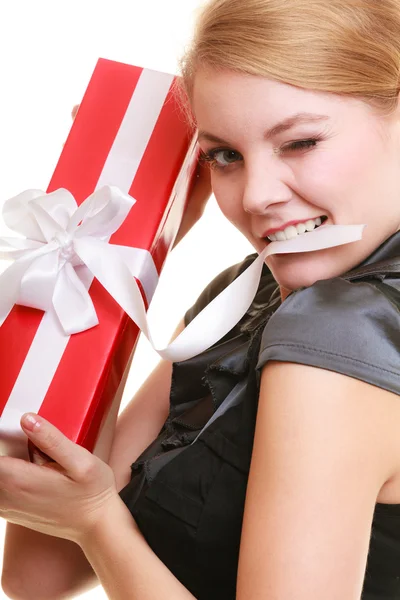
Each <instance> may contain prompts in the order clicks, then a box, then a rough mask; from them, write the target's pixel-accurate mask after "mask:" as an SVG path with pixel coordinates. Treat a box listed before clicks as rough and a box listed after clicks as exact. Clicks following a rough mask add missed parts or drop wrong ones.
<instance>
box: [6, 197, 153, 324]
mask: <svg viewBox="0 0 400 600" xmlns="http://www.w3.org/2000/svg"><path fill="white" fill-rule="evenodd" d="M134 204H135V200H134V199H133V198H131V197H130V196H128V195H126V194H123V193H122V192H121V191H120V190H119V189H118V188H116V187H111V186H105V187H102V188H101V189H99V190H97V191H96V192H94V193H93V194H92V195H90V196H89V197H88V198H87V199H86V200H85V201H84V202H83V203H82V204H81V205H80V206H79V207H78V206H77V203H76V201H75V199H74V197H73V195H72V194H71V193H70V192H69V191H68V190H65V189H58V190H57V191H55V192H52V193H50V194H45V193H44V192H43V191H41V190H27V191H26V192H23V193H22V194H19V195H18V196H15V197H14V198H10V199H9V200H7V201H6V202H5V204H4V208H3V218H4V222H5V223H6V225H7V226H8V227H9V228H10V229H12V230H14V231H15V232H17V233H19V234H22V235H24V236H25V239H21V238H16V237H12V238H0V243H2V245H4V248H0V257H1V258H13V259H16V260H15V262H14V264H13V265H11V266H10V267H9V268H8V269H7V270H6V271H5V272H4V273H3V274H2V275H1V276H0V289H1V294H0V326H1V325H2V323H3V322H4V321H5V319H6V318H7V316H8V314H9V312H10V311H11V309H12V307H13V306H14V304H22V305H24V306H30V307H32V308H38V309H40V310H43V311H49V310H54V312H55V314H56V315H57V317H58V319H59V321H60V324H61V327H62V329H63V331H64V333H65V334H66V335H71V334H74V333H79V332H81V331H85V330H86V329H89V328H90V327H93V326H95V325H97V324H98V318H97V315H96V310H95V308H94V305H93V302H92V300H91V297H90V295H89V293H88V290H87V286H85V284H84V280H85V273H84V269H83V268H82V267H83V266H86V267H88V268H89V270H90V271H91V272H92V274H93V275H94V276H95V277H96V278H97V279H99V281H100V282H101V283H102V284H103V285H104V287H106V289H107V290H108V291H109V292H110V293H111V295H112V296H114V297H115V296H117V297H118V296H119V295H121V291H122V290H121V287H123V286H124V285H125V284H126V279H129V280H130V281H132V280H133V281H134V278H133V276H134V277H137V278H138V279H140V281H141V283H142V285H143V289H144V291H145V294H146V299H147V301H148V303H149V302H150V300H151V297H152V295H153V293H154V290H155V287H156V285H157V280H158V275H157V270H156V268H155V265H154V263H153V260H152V257H151V255H150V253H149V252H148V251H147V250H142V249H139V248H130V247H127V246H118V245H116V244H109V243H108V239H109V238H110V236H111V235H112V234H113V233H114V232H115V231H117V230H118V229H119V227H120V226H121V225H122V223H123V222H124V221H125V219H126V217H127V215H128V213H129V211H130V210H131V208H132V206H133V205H134ZM1 250H2V251H1ZM110 267H111V269H110ZM117 273H118V274H119V277H118V275H117ZM86 278H87V277H86ZM136 287H137V286H136ZM138 294H139V296H140V298H141V294H140V291H139V289H138Z"/></svg>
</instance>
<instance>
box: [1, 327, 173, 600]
mask: <svg viewBox="0 0 400 600" xmlns="http://www.w3.org/2000/svg"><path fill="white" fill-rule="evenodd" d="M183 329H184V324H183V322H182V323H181V324H180V325H179V327H178V328H177V330H176V332H175V334H174V337H175V336H176V335H178V333H179V332H180V331H182V330H183ZM171 373H172V364H171V363H170V362H168V361H160V363H159V364H158V366H157V367H156V369H155V370H154V371H153V373H152V374H151V375H150V377H149V378H148V379H147V381H146V382H145V383H144V384H143V385H142V387H141V388H140V389H139V391H138V392H137V394H136V395H135V397H134V398H133V400H131V402H130V403H129V404H128V406H127V407H126V408H125V410H124V411H123V412H122V413H121V415H120V416H119V418H118V422H117V426H116V430H115V435H114V440H113V443H112V446H111V451H110V458H109V461H108V462H109V464H110V466H111V467H112V469H113V471H114V474H115V478H116V484H117V489H119V490H120V489H122V488H123V487H124V486H125V485H126V484H127V483H128V481H129V478H130V465H131V463H132V462H133V461H134V460H135V459H136V458H137V457H138V456H139V455H140V454H141V452H142V451H143V450H144V449H145V448H146V447H147V446H148V445H149V444H150V443H151V442H152V441H153V440H154V439H155V438H156V437H157V435H158V433H159V432H160V430H161V427H162V426H163V424H164V422H165V420H166V418H167V415H168V408H169V390H170V384H171ZM1 583H2V587H3V590H4V592H5V593H6V594H7V596H8V597H9V598H12V599H14V600H36V599H40V600H58V599H64V598H71V597H73V596H75V595H77V594H81V593H83V592H84V591H87V590H88V589H90V588H92V587H94V586H96V585H98V583H99V582H98V580H97V577H96V575H95V574H94V572H93V569H92V567H91V566H90V564H89V563H88V561H87V559H86V558H85V555H84V554H83V552H82V550H81V549H80V547H79V546H78V545H77V544H75V543H74V542H71V541H69V540H64V539H61V538H56V537H52V536H49V535H45V534H43V533H38V532H36V531H33V530H31V529H27V528H26V527H21V526H19V525H15V524H12V523H11V524H10V523H8V524H7V530H6V539H5V548H4V558H3V573H2V582H1Z"/></svg>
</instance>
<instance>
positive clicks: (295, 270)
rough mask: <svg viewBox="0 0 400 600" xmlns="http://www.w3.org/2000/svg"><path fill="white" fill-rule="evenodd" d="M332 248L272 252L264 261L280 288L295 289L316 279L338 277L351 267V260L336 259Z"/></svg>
mask: <svg viewBox="0 0 400 600" xmlns="http://www.w3.org/2000/svg"><path fill="white" fill-rule="evenodd" d="M332 250H333V249H329V250H321V251H318V252H307V253H305V252H302V253H299V254H274V255H272V256H269V257H268V258H267V260H266V263H267V266H268V267H269V269H270V270H271V273H272V275H273V276H274V279H275V280H276V282H277V283H278V284H279V285H280V286H281V287H282V288H285V289H287V290H297V289H299V288H302V287H310V286H311V285H313V284H314V283H316V282H317V281H321V280H324V279H332V278H334V277H339V276H340V275H342V274H343V273H345V272H346V271H348V270H349V269H350V268H352V266H353V265H352V263H353V261H349V257H347V260H346V261H344V260H338V258H339V257H338V255H337V254H338V253H337V252H332ZM341 250H342V249H341ZM343 258H344V257H343Z"/></svg>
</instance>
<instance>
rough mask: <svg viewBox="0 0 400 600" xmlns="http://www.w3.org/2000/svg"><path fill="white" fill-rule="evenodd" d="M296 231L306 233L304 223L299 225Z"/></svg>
mask: <svg viewBox="0 0 400 600" xmlns="http://www.w3.org/2000/svg"><path fill="white" fill-rule="evenodd" d="M296 229H297V233H305V232H306V231H307V229H306V226H305V225H304V223H299V224H298V225H296Z"/></svg>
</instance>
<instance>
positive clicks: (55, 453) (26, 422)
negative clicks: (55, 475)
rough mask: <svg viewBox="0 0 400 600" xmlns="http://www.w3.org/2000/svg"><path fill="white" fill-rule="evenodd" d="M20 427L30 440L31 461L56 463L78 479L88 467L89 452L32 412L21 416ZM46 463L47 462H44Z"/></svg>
mask: <svg viewBox="0 0 400 600" xmlns="http://www.w3.org/2000/svg"><path fill="white" fill-rule="evenodd" d="M21 427H22V429H23V430H24V432H25V433H26V435H27V436H28V438H29V440H30V441H31V442H32V444H33V446H35V447H36V448H35V449H32V458H33V460H32V462H34V463H35V464H39V465H40V466H47V464H49V466H50V465H52V466H55V465H54V463H52V462H51V461H52V460H53V461H55V462H56V463H58V465H59V466H60V467H62V468H63V469H64V470H65V471H66V474H67V475H68V476H70V477H71V478H72V479H74V480H78V479H80V478H81V477H82V476H83V475H84V474H85V473H87V472H88V470H89V469H90V464H91V457H92V455H91V454H90V452H88V451H87V450H85V448H81V447H80V446H78V445H77V444H74V443H73V442H71V440H69V439H68V438H67V437H66V436H65V435H64V434H63V433H61V431H60V430H59V429H57V428H56V427H54V425H52V424H51V423H49V422H48V421H46V420H45V419H43V418H42V417H39V416H38V415H36V414H33V413H26V414H25V415H23V417H22V418H21ZM46 463H47V464H46Z"/></svg>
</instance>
